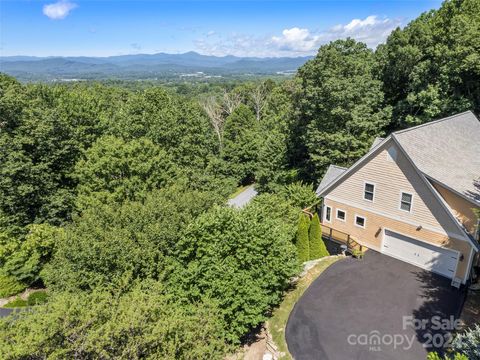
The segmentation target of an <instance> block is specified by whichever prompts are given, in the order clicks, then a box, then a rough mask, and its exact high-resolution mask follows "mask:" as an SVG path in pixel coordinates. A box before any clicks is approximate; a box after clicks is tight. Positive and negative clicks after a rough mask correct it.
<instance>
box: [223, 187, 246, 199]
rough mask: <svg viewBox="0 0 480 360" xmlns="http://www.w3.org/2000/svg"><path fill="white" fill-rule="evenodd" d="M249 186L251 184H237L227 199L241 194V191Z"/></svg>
mask: <svg viewBox="0 0 480 360" xmlns="http://www.w3.org/2000/svg"><path fill="white" fill-rule="evenodd" d="M250 186H252V185H245V186H239V187H237V190H235V192H234V193H232V194H231V195H230V196H229V197H228V198H229V199H233V198H234V197H235V196H237V195H239V194H241V193H242V192H244V191H245V189H246V188H248V187H250Z"/></svg>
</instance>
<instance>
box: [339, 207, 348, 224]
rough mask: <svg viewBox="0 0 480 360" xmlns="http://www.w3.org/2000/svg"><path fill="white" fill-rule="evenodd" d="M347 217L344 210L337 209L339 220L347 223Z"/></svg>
mask: <svg viewBox="0 0 480 360" xmlns="http://www.w3.org/2000/svg"><path fill="white" fill-rule="evenodd" d="M346 217H347V215H346V213H345V211H344V210H340V209H337V219H338V220H341V221H345V218H346Z"/></svg>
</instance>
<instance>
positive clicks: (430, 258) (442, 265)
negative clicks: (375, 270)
mask: <svg viewBox="0 0 480 360" xmlns="http://www.w3.org/2000/svg"><path fill="white" fill-rule="evenodd" d="M382 252H383V253H384V254H386V255H389V256H392V257H394V258H397V259H399V260H403V261H405V262H408V263H410V264H413V265H416V266H419V267H421V268H422V269H425V270H429V271H432V272H435V273H437V274H440V275H443V276H446V277H448V278H450V279H451V278H453V277H454V275H455V268H456V265H457V262H458V253H457V252H455V251H451V250H448V249H445V248H440V247H437V246H433V245H429V244H427V243H425V242H423V241H419V240H415V239H413V238H410V237H407V236H404V235H400V234H397V233H395V232H393V231H389V230H385V236H384V239H383V246H382Z"/></svg>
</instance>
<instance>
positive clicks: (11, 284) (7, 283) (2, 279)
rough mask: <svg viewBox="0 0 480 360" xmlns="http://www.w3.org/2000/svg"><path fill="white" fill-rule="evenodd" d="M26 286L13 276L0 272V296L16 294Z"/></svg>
mask: <svg viewBox="0 0 480 360" xmlns="http://www.w3.org/2000/svg"><path fill="white" fill-rule="evenodd" d="M26 287H27V286H26V285H25V284H24V283H21V282H19V281H17V280H16V279H15V278H14V277H12V276H8V275H5V274H0V297H7V296H11V295H15V294H18V293H19V292H21V291H23V290H25V288H26Z"/></svg>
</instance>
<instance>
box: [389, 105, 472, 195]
mask: <svg viewBox="0 0 480 360" xmlns="http://www.w3.org/2000/svg"><path fill="white" fill-rule="evenodd" d="M392 136H393V137H394V138H395V139H396V140H397V141H398V142H399V143H400V145H401V146H402V148H403V149H404V150H405V152H406V153H407V154H408V155H409V157H410V158H411V160H412V161H413V162H414V163H415V166H416V167H417V168H418V169H419V170H420V171H421V172H422V173H424V174H425V175H426V176H427V177H428V178H431V179H432V180H434V181H436V182H438V183H439V184H441V185H443V186H444V187H446V188H448V189H450V190H452V191H454V192H456V193H457V194H459V195H461V196H462V197H464V198H466V199H467V200H469V201H471V202H473V203H476V204H480V184H479V181H480V121H478V119H477V118H476V117H475V115H474V114H473V113H472V112H471V111H467V112H464V113H461V114H457V115H454V116H450V117H447V118H444V119H440V120H436V121H432V122H429V123H425V124H422V125H419V126H416V127H413V128H409V129H406V130H402V131H397V132H395V133H393V134H392Z"/></svg>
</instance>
